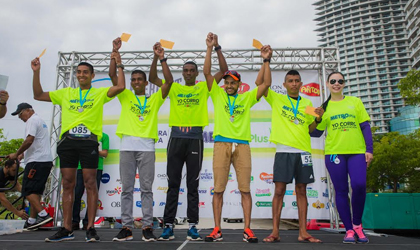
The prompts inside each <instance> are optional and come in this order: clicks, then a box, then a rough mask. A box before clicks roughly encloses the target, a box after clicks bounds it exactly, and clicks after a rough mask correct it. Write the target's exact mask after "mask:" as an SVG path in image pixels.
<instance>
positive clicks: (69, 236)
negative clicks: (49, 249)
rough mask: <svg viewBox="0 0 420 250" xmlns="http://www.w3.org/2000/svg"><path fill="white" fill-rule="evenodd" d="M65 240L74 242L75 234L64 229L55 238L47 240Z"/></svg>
mask: <svg viewBox="0 0 420 250" xmlns="http://www.w3.org/2000/svg"><path fill="white" fill-rule="evenodd" d="M64 240H74V235H73V232H71V231H69V230H67V229H65V228H64V227H62V228H60V229H59V230H58V232H57V233H55V234H54V235H53V236H51V237H48V238H46V239H45V241H46V242H61V241H64Z"/></svg>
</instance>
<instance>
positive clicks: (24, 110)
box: [18, 109, 26, 117]
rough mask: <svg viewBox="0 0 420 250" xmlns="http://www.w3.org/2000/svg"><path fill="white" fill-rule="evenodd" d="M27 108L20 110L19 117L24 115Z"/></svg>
mask: <svg viewBox="0 0 420 250" xmlns="http://www.w3.org/2000/svg"><path fill="white" fill-rule="evenodd" d="M25 110H26V109H22V110H21V111H20V112H19V114H18V117H20V116H21V115H22V113H23V111H25Z"/></svg>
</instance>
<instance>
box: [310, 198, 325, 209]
mask: <svg viewBox="0 0 420 250" xmlns="http://www.w3.org/2000/svg"><path fill="white" fill-rule="evenodd" d="M312 207H314V208H316V209H321V208H324V207H325V204H324V203H322V202H320V201H319V200H317V201H316V202H314V203H312Z"/></svg>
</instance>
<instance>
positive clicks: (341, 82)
mask: <svg viewBox="0 0 420 250" xmlns="http://www.w3.org/2000/svg"><path fill="white" fill-rule="evenodd" d="M336 82H338V83H339V84H344V80H343V79H339V80H336V79H331V80H330V84H335V83H336Z"/></svg>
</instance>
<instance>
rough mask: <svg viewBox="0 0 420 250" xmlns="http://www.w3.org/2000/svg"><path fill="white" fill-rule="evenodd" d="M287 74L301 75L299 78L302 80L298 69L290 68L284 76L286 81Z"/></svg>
mask: <svg viewBox="0 0 420 250" xmlns="http://www.w3.org/2000/svg"><path fill="white" fill-rule="evenodd" d="M287 76H299V79H300V80H302V78H301V77H300V74H299V72H298V71H297V70H294V69H292V70H289V72H287V73H286V75H285V76H284V81H285V82H286V78H287Z"/></svg>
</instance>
